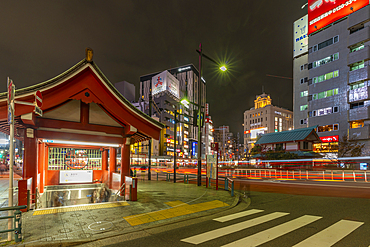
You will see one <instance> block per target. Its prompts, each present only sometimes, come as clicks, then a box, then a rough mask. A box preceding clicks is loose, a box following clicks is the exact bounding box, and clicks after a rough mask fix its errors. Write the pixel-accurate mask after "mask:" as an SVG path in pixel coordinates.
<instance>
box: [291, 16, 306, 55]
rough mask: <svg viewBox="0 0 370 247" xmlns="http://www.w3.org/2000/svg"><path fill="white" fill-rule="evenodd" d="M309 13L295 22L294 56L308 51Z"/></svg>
mask: <svg viewBox="0 0 370 247" xmlns="http://www.w3.org/2000/svg"><path fill="white" fill-rule="evenodd" d="M307 32H308V15H305V16H303V17H302V18H300V19H298V20H296V21H295V22H294V24H293V38H294V40H293V57H297V56H299V55H301V54H303V53H306V52H307V51H308V35H307Z"/></svg>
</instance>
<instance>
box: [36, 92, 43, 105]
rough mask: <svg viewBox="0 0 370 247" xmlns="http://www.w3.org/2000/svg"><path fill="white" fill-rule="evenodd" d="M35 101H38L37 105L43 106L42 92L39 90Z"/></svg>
mask: <svg viewBox="0 0 370 247" xmlns="http://www.w3.org/2000/svg"><path fill="white" fill-rule="evenodd" d="M35 103H36V105H37V107H41V106H42V93H41V92H40V91H37V92H36V93H35Z"/></svg>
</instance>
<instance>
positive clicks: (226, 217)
mask: <svg viewBox="0 0 370 247" xmlns="http://www.w3.org/2000/svg"><path fill="white" fill-rule="evenodd" d="M260 212H263V210H259V209H251V210H247V211H243V212H240V213H236V214H230V215H226V216H223V217H220V218H216V219H213V220H215V221H218V222H226V221H229V220H234V219H237V218H241V217H244V216H248V215H252V214H256V213H260Z"/></svg>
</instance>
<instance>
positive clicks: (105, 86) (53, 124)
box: [0, 59, 164, 142]
mask: <svg viewBox="0 0 370 247" xmlns="http://www.w3.org/2000/svg"><path fill="white" fill-rule="evenodd" d="M14 83H15V84H16V82H14ZM37 91H41V93H42V95H43V105H42V107H41V109H42V110H43V113H44V114H43V116H42V117H40V116H38V115H35V114H34V113H32V112H33V110H34V107H33V106H28V105H22V104H15V127H16V128H18V129H24V128H27V127H30V126H31V127H32V128H34V129H38V130H39V131H40V133H42V131H54V132H63V131H64V130H63V129H69V130H70V129H73V130H76V129H77V130H79V131H80V132H79V134H81V133H82V134H86V133H88V132H86V131H90V132H91V133H92V132H94V134H96V133H95V132H97V133H100V132H102V133H103V132H104V133H105V135H115V136H116V137H117V136H118V137H119V136H122V137H131V138H132V139H133V140H134V142H138V141H143V140H146V139H150V138H154V139H159V136H160V131H161V129H162V128H163V127H164V125H163V124H162V123H160V122H158V121H156V120H154V119H153V118H151V117H149V116H148V115H146V114H144V113H143V112H141V111H140V110H139V109H137V108H136V107H135V106H133V105H132V104H131V103H130V102H129V101H128V100H127V99H126V98H124V97H123V96H122V95H121V94H120V92H118V90H117V89H116V88H115V87H114V86H113V85H112V83H111V82H110V81H109V80H108V79H107V78H106V77H105V76H104V74H103V73H102V72H101V70H100V69H99V68H98V66H97V65H96V64H95V63H94V62H93V61H88V60H86V59H83V60H82V61H80V62H79V63H77V64H76V65H75V66H73V67H72V68H70V69H68V70H67V71H65V72H63V73H62V74H60V75H58V76H56V77H54V78H52V79H50V80H48V81H45V82H41V83H38V84H35V85H32V86H29V87H25V88H20V89H17V90H16V91H15V100H16V101H23V102H30V103H33V102H34V99H35V97H34V94H35V93H36V92H37ZM83 105H84V106H86V105H88V108H87V109H88V110H87V111H89V113H88V114H87V115H86V116H87V117H89V116H90V118H89V119H88V120H86V119H85V120H83V119H80V113H79V112H80V111H81V112H82V111H83V109H86V107H84V106H83ZM75 106H76V107H75ZM7 114H8V112H7V92H4V93H0V131H1V132H4V133H7V134H9V125H8V123H7ZM73 114H74V115H76V116H77V115H78V117H77V118H76V119H77V120H75V119H73V118H71V116H74V115H73ZM68 115H70V116H68ZM63 116H65V117H66V119H63ZM81 116H82V115H81ZM81 118H83V117H81ZM71 119H72V120H71ZM66 131H67V132H68V130H66ZM84 131H85V132H84ZM70 132H71V131H70ZM96 135H99V134H96ZM16 137H17V133H16Z"/></svg>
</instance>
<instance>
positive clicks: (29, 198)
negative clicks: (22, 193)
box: [27, 190, 32, 212]
mask: <svg viewBox="0 0 370 247" xmlns="http://www.w3.org/2000/svg"><path fill="white" fill-rule="evenodd" d="M31 200H32V199H31V194H30V190H27V212H28V211H29V210H30V209H31V208H30V205H31Z"/></svg>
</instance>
